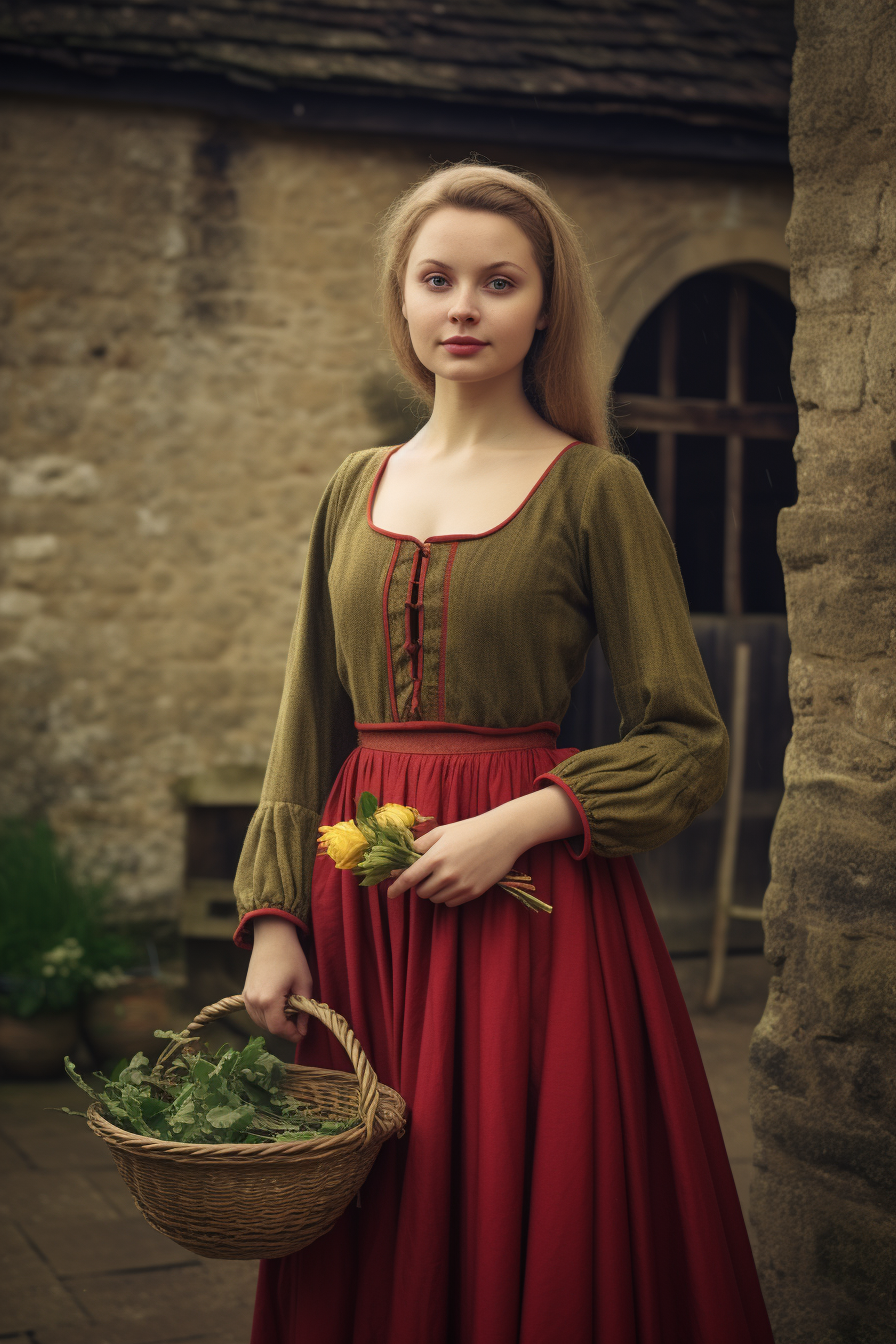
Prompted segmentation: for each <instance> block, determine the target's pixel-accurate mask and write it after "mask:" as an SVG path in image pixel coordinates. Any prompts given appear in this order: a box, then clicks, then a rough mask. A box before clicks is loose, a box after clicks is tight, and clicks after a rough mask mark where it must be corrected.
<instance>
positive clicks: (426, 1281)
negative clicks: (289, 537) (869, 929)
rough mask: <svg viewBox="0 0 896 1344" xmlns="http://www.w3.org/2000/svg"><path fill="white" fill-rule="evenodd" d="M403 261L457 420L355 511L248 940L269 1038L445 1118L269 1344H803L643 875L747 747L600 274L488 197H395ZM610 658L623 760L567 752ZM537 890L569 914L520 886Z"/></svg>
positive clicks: (306, 631)
mask: <svg viewBox="0 0 896 1344" xmlns="http://www.w3.org/2000/svg"><path fill="white" fill-rule="evenodd" d="M383 258H384V286H385V299H386V313H387V323H388V327H389V332H390V336H391V339H392V344H393V349H394V351H395V354H396V357H397V360H398V363H399V365H400V366H401V368H402V369H403V371H404V372H405V374H406V375H407V376H408V377H409V378H410V379H411V380H412V381H413V382H414V383H416V385H417V387H418V388H419V389H420V390H421V392H422V393H423V394H424V395H425V396H426V397H427V398H428V399H429V400H430V401H431V404H432V414H431V416H430V418H429V420H428V421H427V422H426V424H425V425H424V426H423V428H422V429H421V430H420V431H419V432H418V433H417V434H416V435H415V437H414V438H413V439H411V440H410V441H409V442H408V443H405V444H402V445H400V446H399V447H398V448H391V449H374V450H367V451H361V452H358V453H354V454H352V455H351V456H350V457H349V458H347V460H346V461H345V462H344V463H343V464H342V466H341V467H340V469H339V470H338V471H337V473H336V475H335V476H334V477H333V480H332V481H331V482H330V485H329V487H328V488H327V491H326V493H325V496H324V499H323V502H322V503H321V506H320V509H319V512H318V514H317V517H316V520H315V523H314V528H313V531H312V536H311V545H310V550H309V555H308V560H307V564H306V568H305V577H304V582H303V587H302V598H301V602H300V606H299V614H298V617H297V621H296V626H295V630H294V634H293V640H292V644H291V647H290V653H289V660H288V664H287V672H286V686H285V691H284V696H283V702H282V705H281V710H280V716H279V719H278V722H277V729H276V734H275V738H274V745H273V749H272V752H271V757H270V762H269V765H268V770H267V775H266V779H265V786H264V791H263V795H262V801H261V804H260V806H259V808H258V811H257V813H256V815H255V818H254V820H253V823H252V826H251V828H250V831H249V834H248V836H247V839H246V844H245V848H244V851H243V856H242V859H241V862H240V867H239V872H238V875H237V882H236V889H237V895H238V901H239V906H240V910H241V913H242V915H243V918H242V921H241V924H240V928H239V930H238V933H237V941H238V942H240V943H241V944H242V945H244V946H251V947H252V958H251V962H250V966H249V972H248V976H247V980H246V986H245V991H244V994H245V999H246V1003H247V1006H248V1008H249V1012H250V1014H251V1016H252V1018H253V1020H254V1021H255V1022H256V1023H257V1024H258V1025H259V1026H261V1027H263V1028H265V1029H267V1030H268V1031H271V1032H274V1033H276V1034H278V1035H280V1036H284V1037H286V1038H287V1039H290V1040H295V1041H296V1043H297V1044H298V1045H299V1046H300V1049H299V1053H298V1058H300V1060H301V1061H302V1062H303V1063H310V1064H318V1065H323V1066H330V1067H337V1068H345V1067H346V1063H345V1059H344V1058H341V1057H340V1047H339V1046H338V1045H337V1044H336V1043H335V1041H334V1040H333V1039H332V1038H331V1037H329V1036H328V1034H327V1033H326V1032H325V1031H324V1029H323V1028H322V1027H320V1025H319V1024H318V1023H316V1022H313V1023H311V1024H310V1029H309V1024H308V1022H307V1020H305V1021H302V1022H299V1023H293V1022H290V1021H289V1020H288V1019H287V1018H286V1017H285V1016H284V1013H283V1004H284V1001H285V999H286V996H287V995H288V994H290V993H301V994H310V993H313V994H314V995H315V996H316V997H317V998H319V999H322V1000H323V1001H325V1002H327V1003H329V1004H330V1005H331V1006H332V1007H334V1008H336V1009H337V1010H338V1011H339V1012H340V1013H342V1014H343V1015H344V1016H345V1017H346V1018H347V1019H348V1020H349V1022H351V1024H352V1026H353V1028H354V1030H355V1032H356V1033H357V1035H358V1036H359V1038H360V1040H361V1042H362V1044H363V1046H364V1048H365V1050H366V1051H367V1053H368V1054H369V1055H370V1058H371V1060H372V1062H373V1064H374V1067H375V1068H376V1070H377V1072H378V1074H379V1076H380V1078H381V1079H382V1080H383V1081H384V1082H386V1083H388V1084H389V1085H390V1086H391V1087H394V1088H396V1089H397V1090H398V1091H399V1092H400V1093H401V1094H402V1095H403V1096H404V1098H405V1099H406V1101H407V1102H408V1106H409V1113H410V1122H409V1126H408V1131H407V1135H406V1137H405V1138H404V1139H403V1140H401V1141H400V1142H394V1143H389V1144H387V1145H385V1147H384V1148H383V1150H382V1151H381V1154H380V1156H379V1158H378V1160H377V1163H376V1165H375V1167H374V1169H373V1172H372V1174H371V1176H370V1178H369V1180H368V1182H367V1184H366V1185H365V1186H364V1188H363V1191H362V1197H361V1200H360V1207H355V1206H353V1207H352V1208H351V1209H350V1210H349V1211H348V1212H347V1213H346V1214H344V1215H343V1217H342V1218H341V1219H340V1221H339V1223H338V1224H337V1226H336V1228H334V1230H333V1231H332V1232H330V1233H329V1234H328V1235H327V1236H326V1237H324V1238H322V1239H321V1240H320V1241H318V1242H316V1243H315V1244H314V1245H313V1246H311V1247H309V1248H308V1249H307V1250H305V1251H302V1252H300V1253H298V1254H297V1255H295V1256H290V1257H287V1258H285V1259H283V1260H276V1261H270V1262H267V1263H265V1264H263V1265H262V1270H261V1276H260V1280H259V1293H258V1299H257V1304H256V1314H255V1327H254V1332H253V1342H254V1344H424V1341H425V1344H553V1342H554V1341H556V1342H557V1344H591V1342H592V1341H595V1342H596V1341H600V1344H629V1342H631V1344H635V1342H636V1341H637V1344H671V1342H672V1341H675V1342H676V1344H679V1342H680V1344H719V1342H720V1341H723V1340H724V1341H725V1344H755V1342H756V1341H763V1342H766V1341H769V1340H770V1339H771V1334H770V1331H769V1327H768V1322H767V1318H766V1315H765V1310H764V1307H763V1303H762V1298H761V1295H760V1292H759V1286H758V1282H757V1279H756V1274H755V1270H754V1268H753V1261H752V1257H751V1253H750V1246H749V1243H748V1240H747V1236H746V1232H745V1230H744V1225H743V1220H742V1217H741V1213H740V1208H739V1205H738V1201H737V1196H736V1194H735V1190H734V1184H733V1181H732V1178H731V1173H730V1169H729V1167H728V1162H727V1159H726V1155H725V1150H724V1146H723V1143H722V1139H721V1135H720V1131H719V1127H718V1122H717V1120H716V1116H715V1111H714V1109H713V1105H712V1100H711V1097H710V1094H709V1090H708V1087H707V1084H706V1079H705V1076H704V1073H703V1069H702V1065H701V1062H700V1057H699V1054H698V1051H697V1047H696V1044H695V1041H694V1037H693V1033H692V1030H691V1026H690V1022H689V1019H688V1016H687V1012H686V1010H685V1008H684V1005H683V1002H682V999H681V995H680V993H679V989H678V984H677V981H676V977H675V973H674V971H673V969H672V966H671V963H670V961H669V957H668V954H667V952H666V949H665V946H664V945H663V942H662V939H661V937H660V934H659V932H658V930H657V927H656V923H655V921H654V918H653V915H652V913H651V910H650V906H649V904H648V902H647V899H646V897H645V895H644V891H643V888H642V886H641V883H640V881H639V878H638V874H637V871H636V869H635V867H634V864H633V863H632V861H631V859H630V857H629V855H631V854H632V853H634V852H636V851H639V850H643V849H649V848H651V847H652V846H655V845H658V844H661V843H662V842H663V841H665V840H668V839H669V838H670V837H671V836H673V835H675V834H676V833H677V832H678V831H680V830H681V829H682V828H683V827H684V826H686V825H688V823H689V822H690V821H692V820H693V818H694V817H695V816H696V815H697V813H699V812H701V811H702V810H703V809H704V808H706V807H709V806H710V805H711V804H712V803H713V802H714V801H715V800H716V798H718V796H719V794H720V793H721V792H722V789H723V787H724V782H725V773H726V767H727V738H726V735H725V730H724V727H723V726H722V724H721V722H720V719H719V715H718V711H717V709H716V705H715V702H714V700H713V696H712V692H711V691H710V688H709V685H708V682H707V680H706V675H705V672H704V669H703V666H702V663H701V661H700V657H699V654H698V651H697V648H696V645H695V642H694V638H693V635H692V633H691V628H690V623H689V620H688V610H687V605H686V602H685V597H684V592H683V589H682V584H681V578H680V575H679V572H678V567H677V564H676V561H675V554H674V551H673V548H672V545H671V542H670V540H669V537H668V535H667V533H666V531H665V529H664V528H663V525H662V522H661V521H660V519H659V517H658V515H657V512H656V510H655V508H654V506H653V504H652V502H651V499H650V496H649V495H648V493H647V491H646V489H645V488H644V485H643V483H642V481H641V478H640V475H639V474H638V472H637V470H636V469H635V468H634V467H633V466H632V464H631V463H629V462H628V461H626V460H625V459H624V458H623V457H621V456H619V455H617V454H615V453H614V452H613V451H612V447H611V445H610V443H609V439H608V433H607V428H606V420H605V413H604V407H603V405H602V403H601V400H600V398H599V394H598V389H599V387H600V377H599V372H598V365H597V352H596V348H595V347H596V338H597V332H598V318H597V314H596V310H595V309H594V306H593V299H592V297H591V286H590V281H589V276H588V270H587V264H586V262H585V259H584V255H583V252H582V250H581V247H580V245H579V243H578V240H577V237H576V234H575V231H574V229H573V227H572V225H571V224H570V222H569V221H568V220H567V219H566V218H565V216H564V215H563V213H562V212H561V211H560V210H559V208H558V207H557V206H556V204H555V203H554V202H553V201H552V200H551V198H550V197H549V195H548V193H547V192H546V191H545V190H544V188H543V187H542V186H541V185H540V184H538V183H536V182H535V181H533V180H531V179H530V178H528V177H527V176H525V175H522V174H518V173H514V172H509V171H506V170H503V169H498V168H492V167H486V166H481V165H476V164H461V165H456V166H450V167H447V168H443V169H439V170H437V171H436V172H434V173H433V174H432V175H430V176H428V177H427V178H425V179H424V180H423V181H422V182H420V183H419V184H418V185H417V186H416V187H414V188H412V189H411V190H410V191H409V192H408V193H406V195H405V196H403V197H402V198H400V199H399V201H397V202H396V204H395V205H394V206H393V208H392V211H391V212H390V214H389V216H388V218H387V221H386V224H385V226H384V232H383ZM595 635H597V636H598V637H599V638H600V641H601V645H602V647H603V650H604V653H605V655H606V657H607V660H608V662H609V665H610V669H611V671H612V674H613V684H614V688H615V693H616V699H617V701H618V704H619V708H620V712H621V715H622V724H621V740H620V742H618V743H616V744H613V745H610V746H604V747H599V748H597V749H594V750H586V751H581V752H574V751H569V750H558V749H557V748H556V746H555V739H556V733H557V724H558V723H559V722H560V720H561V719H562V717H563V714H564V712H565V710H566V707H567V705H568V702H569V692H570V687H571V686H572V685H573V683H574V682H575V681H576V679H577V678H578V677H579V676H580V675H581V673H582V669H583V666H584V662H585V655H586V652H587V649H588V646H589V644H590V643H591V641H592V640H593V639H594V637H595ZM359 742H360V745H358V743H359ZM363 790H370V791H371V792H373V793H374V794H376V796H377V797H378V798H379V799H380V801H383V802H386V801H388V802H407V803H410V804H412V805H414V806H416V807H417V808H419V809H420V811H421V812H423V813H425V814H427V815H431V816H433V817H434V818H435V819H436V824H435V826H434V828H433V829H432V830H430V831H429V833H428V834H426V835H424V836H422V837H421V838H420V839H419V840H418V841H417V842H416V848H417V850H418V851H419V853H420V858H419V859H418V860H417V862H416V863H415V864H414V865H413V866H412V867H411V868H409V869H408V870H406V871H405V872H404V873H402V874H400V875H393V878H394V880H392V881H391V883H390V884H388V885H386V886H385V889H384V888H383V887H381V888H379V889H377V888H372V889H362V888H360V887H359V885H358V883H357V881H356V879H355V878H354V877H353V876H352V875H351V874H350V873H345V872H341V871H339V870H337V869H336V868H335V866H334V865H333V864H332V863H331V862H330V861H329V860H328V859H326V858H322V859H320V860H318V861H317V863H316V864H315V839H316V834H317V828H318V825H319V824H320V823H321V821H323V822H324V823H327V824H329V823H333V822H335V821H338V820H342V819H344V818H346V817H348V816H352V815H354V801H355V799H356V798H357V796H358V795H359V794H360V793H361V792H362V791H363ZM513 867H516V868H518V869H524V870H525V871H526V872H527V873H530V874H531V875H532V878H533V880H534V882H535V886H536V890H537V893H538V894H539V896H541V897H542V898H544V899H547V900H549V901H551V902H552V903H553V913H552V914H551V915H547V914H540V913H532V912H530V911H528V910H527V909H526V908H525V907H524V906H522V905H521V904H519V903H518V902H516V901H515V900H514V899H513V898H512V897H511V896H509V895H508V894H507V893H505V892H503V891H501V890H499V889H497V888H496V887H495V885H494V884H495V883H496V882H497V881H498V880H499V879H500V878H501V877H502V876H504V874H506V873H507V872H508V870H509V869H511V868H513ZM306 1033H307V1034H306Z"/></svg>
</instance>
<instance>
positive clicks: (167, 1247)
mask: <svg viewBox="0 0 896 1344" xmlns="http://www.w3.org/2000/svg"><path fill="white" fill-rule="evenodd" d="M675 966H676V970H677V972H678V976H679V981H680V983H681V986H682V989H683V991H684V994H685V998H686V1000H687V1002H688V1006H689V1007H690V1009H691V1014H692V1019H693V1023H694V1028H695V1031H696V1034H697V1040H698V1042H699V1044H700V1049H701V1052H702V1054H703V1060H704V1063H705V1065H706V1070H707V1074H708V1076H709V1081H710V1084H711V1086H712V1091H713V1096H714V1098H715V1102H716V1107H717V1109H718V1112H719V1118H720V1120H721V1124H722V1129H723V1132H724V1135H725V1143H726V1145H727V1148H728V1155H729V1157H730V1159H731V1165H732V1169H733V1171H734V1177H735V1180H736V1182H737V1188H738V1191H739V1194H740V1198H741V1203H742V1204H743V1206H744V1208H745V1209H746V1207H747V1200H748V1197H749V1179H750V1167H751V1159H752V1134H751V1131H750V1118H749V1110H748V1104H747V1052H748V1048H749V1043H750V1035H751V1033H752V1031H753V1028H754V1027H755V1025H756V1023H757V1022H758V1020H759V1018H760V1016H761V1014H762V1009H763V1006H764V1004H765V998H766V992H767V986H768V980H769V976H770V974H771V968H770V967H769V966H768V965H767V964H766V962H765V961H764V960H763V959H762V958H761V957H758V956H738V957H732V958H730V959H729V961H728V966H727V973H726V981H725V988H724V991H723V995H722V1001H721V1005H720V1007H719V1009H718V1011H717V1012H716V1013H715V1014H712V1015H710V1014H706V1013H704V1012H702V1011H700V1009H699V1007H698V1005H699V1001H700V995H701V992H702V988H703V983H704V979H705V975H706V963H705V961H704V959H702V958H686V959H681V960H677V961H676V962H675ZM83 1100H85V1098H84V1096H83V1093H79V1092H78V1091H77V1090H76V1089H75V1088H74V1086H73V1085H72V1084H70V1083H69V1082H68V1081H66V1080H61V1081H58V1082H47V1083H26V1082H13V1081H5V1082H2V1083H0V1165H2V1186H0V1256H2V1262H3V1267H4V1275H3V1278H4V1292H3V1295H2V1301H0V1341H4V1344H176V1342H178V1341H182V1342H183V1344H187V1342H188V1341H189V1344H248V1339H249V1331H250V1322H251V1316H252V1300H253V1296H254V1285H255V1272H256V1266H255V1264H254V1263H246V1262H234V1261H221V1260H218V1261H214V1260H202V1259H200V1258H199V1257H197V1256H195V1255H192V1254H191V1253H190V1252H188V1251H183V1250H181V1249H180V1247H178V1246H176V1245H175V1244H174V1243H173V1242H171V1241H169V1240H168V1239H167V1238H165V1237H163V1236H161V1235H160V1234H159V1233H157V1232H154V1231H153V1230H152V1229H151V1228H150V1227H149V1226H148V1225H147V1224H146V1223H145V1222H144V1221H143V1219H142V1217H141V1216H140V1214H139V1212H138V1211H137V1209H136V1207H135V1205H134V1203H133V1201H132V1199H131V1197H130V1195H129V1194H128V1192H127V1190H126V1188H125V1186H124V1184H123V1183H122V1181H121V1179H120V1178H119V1176H118V1173H117V1171H116V1170H115V1167H114V1166H113V1164H112V1161H111V1158H109V1157H108V1156H107V1153H106V1149H105V1147H104V1146H103V1144H102V1143H101V1141H100V1140H99V1139H97V1138H96V1137H95V1136H94V1135H93V1134H92V1133H91V1132H90V1131H89V1130H88V1129H87V1127H86V1125H83V1124H81V1123H80V1122H79V1121H77V1120H74V1119H70V1118H69V1117H68V1116H65V1115H61V1114H58V1113H54V1112H53V1111H52V1110H48V1109H47V1108H48V1107H54V1106H64V1105H68V1106H71V1107H73V1108H78V1109H81V1102H82V1101H83ZM748 1226H749V1221H748Z"/></svg>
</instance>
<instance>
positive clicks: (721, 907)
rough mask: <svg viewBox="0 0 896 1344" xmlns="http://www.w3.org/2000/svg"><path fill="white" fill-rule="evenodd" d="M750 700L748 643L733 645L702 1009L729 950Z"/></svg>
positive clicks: (710, 1000) (713, 997)
mask: <svg viewBox="0 0 896 1344" xmlns="http://www.w3.org/2000/svg"><path fill="white" fill-rule="evenodd" d="M749 702H750V646H749V644H746V643H738V644H736V645H735V647H734V677H733V681H732V686H731V714H730V735H731V762H730V765H729V767H728V790H727V793H726V794H725V819H724V821H723V822H722V840H721V844H720V846H719V864H718V868H717V870H716V911H715V919H714V920H713V926H712V940H711V942H710V948H709V976H708V978H707V982H706V992H705V994H704V996H703V1007H704V1008H709V1009H712V1008H715V1007H717V1005H718V1002H719V995H720V994H721V992H722V980H723V978H724V975H725V956H726V954H727V951H728V925H729V923H730V921H731V914H732V908H735V909H739V907H734V877H735V872H736V869H737V844H738V838H739V835H740V814H741V809H742V807H743V796H744V774H745V771H746V764H747V710H748V707H749Z"/></svg>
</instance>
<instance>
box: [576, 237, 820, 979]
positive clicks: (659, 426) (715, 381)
mask: <svg viewBox="0 0 896 1344" xmlns="http://www.w3.org/2000/svg"><path fill="white" fill-rule="evenodd" d="M787 279H788V278H787V275H786V273H785V272H783V271H778V270H777V269H776V268H774V267H771V266H764V265H762V266H760V265H758V264H757V265H755V266H738V267H731V268H723V269H719V270H712V271H704V272H702V273H700V274H697V275H695V276H692V277H691V278H690V279H688V280H685V281H684V282H683V283H682V284H680V285H679V286H678V287H677V288H676V289H675V290H673V292H672V293H671V294H670V295H669V296H668V297H667V298H666V299H664V300H663V302H662V303H661V304H660V305H659V306H658V307H657V308H655V309H654V311H653V312H652V313H650V314H649V316H648V317H647V318H646V319H645V321H644V322H643V323H642V325H641V327H640V328H639V329H638V330H637V331H636V333H635V335H634V337H633V338H632V340H631V342H630V344H629V347H628V349H627V351H626V353H625V357H624V359H623V361H622V364H621V366H620V369H619V373H618V375H617V377H616V382H615V406H616V414H617V420H618V424H619V427H620V430H621V432H622V434H623V437H624V440H625V450H626V452H627V453H628V455H629V456H630V457H631V458H632V459H633V461H634V462H635V463H636V464H637V466H638V467H639V468H640V470H641V472H642V474H643V476H644V479H645V481H646V483H647V486H648V488H649V489H650V491H651V493H652V494H653V497H654V499H655V500H656V503H657V506H658V508H659V510H660V512H661V513H662V515H663V517H664V519H665V521H666V525H667V527H668V528H669V531H670V532H671V533H672V536H673V539H674V541H675V546H676V550H677V552H678V560H679V563H680V565H681V571H682V576H683V578H684V584H685V590H686V592H687V596H688V603H689V605H690V609H691V613H692V617H691V620H692V625H693V628H694V634H695V636H696V639H697V643H698V645H699V648H700V653H701V655H702V657H703V661H704V663H705V665H706V670H707V672H708V674H709V679H710V682H711V684H712V688H713V691H714V692H715V696H716V700H717V701H718V704H719V709H720V710H721V713H722V715H723V717H724V718H725V719H726V721H730V692H731V677H732V667H733V655H734V647H735V645H736V643H737V642H739V641H742V640H744V641H746V642H748V643H749V644H750V647H751V655H752V656H751V670H750V702H749V720H748V741H747V760H746V777H745V789H744V795H743V806H742V813H741V817H742V820H741V829H740V839H741V843H740V853H739V858H738V865H737V877H736V900H737V901H738V902H739V903H741V904H744V905H753V906H757V905H758V904H759V903H760V902H761V900H762V896H763V893H764V891H765V888H766V886H767V883H768V877H769V869H768V845H769V838H770V835H771V828H772V824H773V822H774V818H775V814H776V812H777V810H778V806H779V804H780V800H781V793H782V783H781V780H782V766H783V760H784V750H785V747H786V745H787V742H788V740H789V737H790V731H791V714H790V703H789V700H788V695H787V661H788V656H789V642H788V638H787V624H786V620H785V617H784V614H783V613H784V582H783V578H782V573H781V565H780V562H779V560H778V554H777V548H776V544H775V543H776V536H775V534H776V527H777V518H778V513H779V512H780V510H781V509H782V508H784V507H786V506H788V505H791V504H793V503H794V502H795V500H796V466H795V463H794V460H793V452H792V448H793V440H794V437H795V435H796V427H797V417H796V405H795V401H794V397H793V392H792V390H791V385H790V350H791V344H792V339H793V328H794V313H793V307H792V305H791V303H790V299H789V297H788V286H787ZM618 735H619V711H618V709H617V706H616V702H615V699H614V696H613V686H612V682H611V680H610V675H609V670H608V669H607V666H606V664H605V662H604V659H603V656H602V654H601V651H600V648H599V647H598V646H597V645H595V646H594V648H593V649H592V651H591V653H590V654H589V656H588V664H587V667H586V670H585V675H584V676H583V677H582V679H581V681H580V682H579V683H578V685H577V686H576V687H575V688H574V690H573V697H572V703H571V705H570V710H569V713H568V715H567V716H566V718H565V719H564V722H563V727H562V730H561V734H560V739H559V741H560V744H561V745H563V746H575V747H589V746H596V745H599V744H601V743H603V742H610V741H613V740H618ZM721 818H722V804H721V803H717V804H716V805H715V806H714V807H713V808H710V809H709V811H707V812H705V813H703V814H702V815H701V816H700V817H698V818H697V820H696V821H695V823H694V825H693V826H691V827H690V828H689V829H688V830H686V831H685V832H683V834H682V835H680V836H677V837H676V838H675V839H674V840H671V841H670V842H669V843H668V844H665V845H663V846H661V847H660V848H659V849H658V850H655V851H652V852H650V853H647V854H642V855H639V856H638V867H639V868H640V870H641V873H642V875H643V877H644V879H645V884H646V886H647V890H648V892H649V894H650V899H651V903H652V905H653V907H654V910H655V912H656V914H657V917H658V919H659V923H660V927H661V929H662V932H663V934H664V936H665V938H666V941H667V943H668V945H669V947H670V949H671V950H672V951H673V952H679V953H687V952H699V951H701V950H705V949H706V948H707V946H708V942H709V931H710V927H711V924H712V912H713V889H714V882H715V869H716V861H717V855H718V846H719V836H720V827H721ZM729 937H730V943H731V945H732V946H740V947H743V948H749V947H753V948H756V947H758V946H760V945H761V940H762V930H761V928H760V926H759V925H758V924H757V923H754V922H746V921H738V922H736V923H734V924H732V926H731V930H730V935H729Z"/></svg>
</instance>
